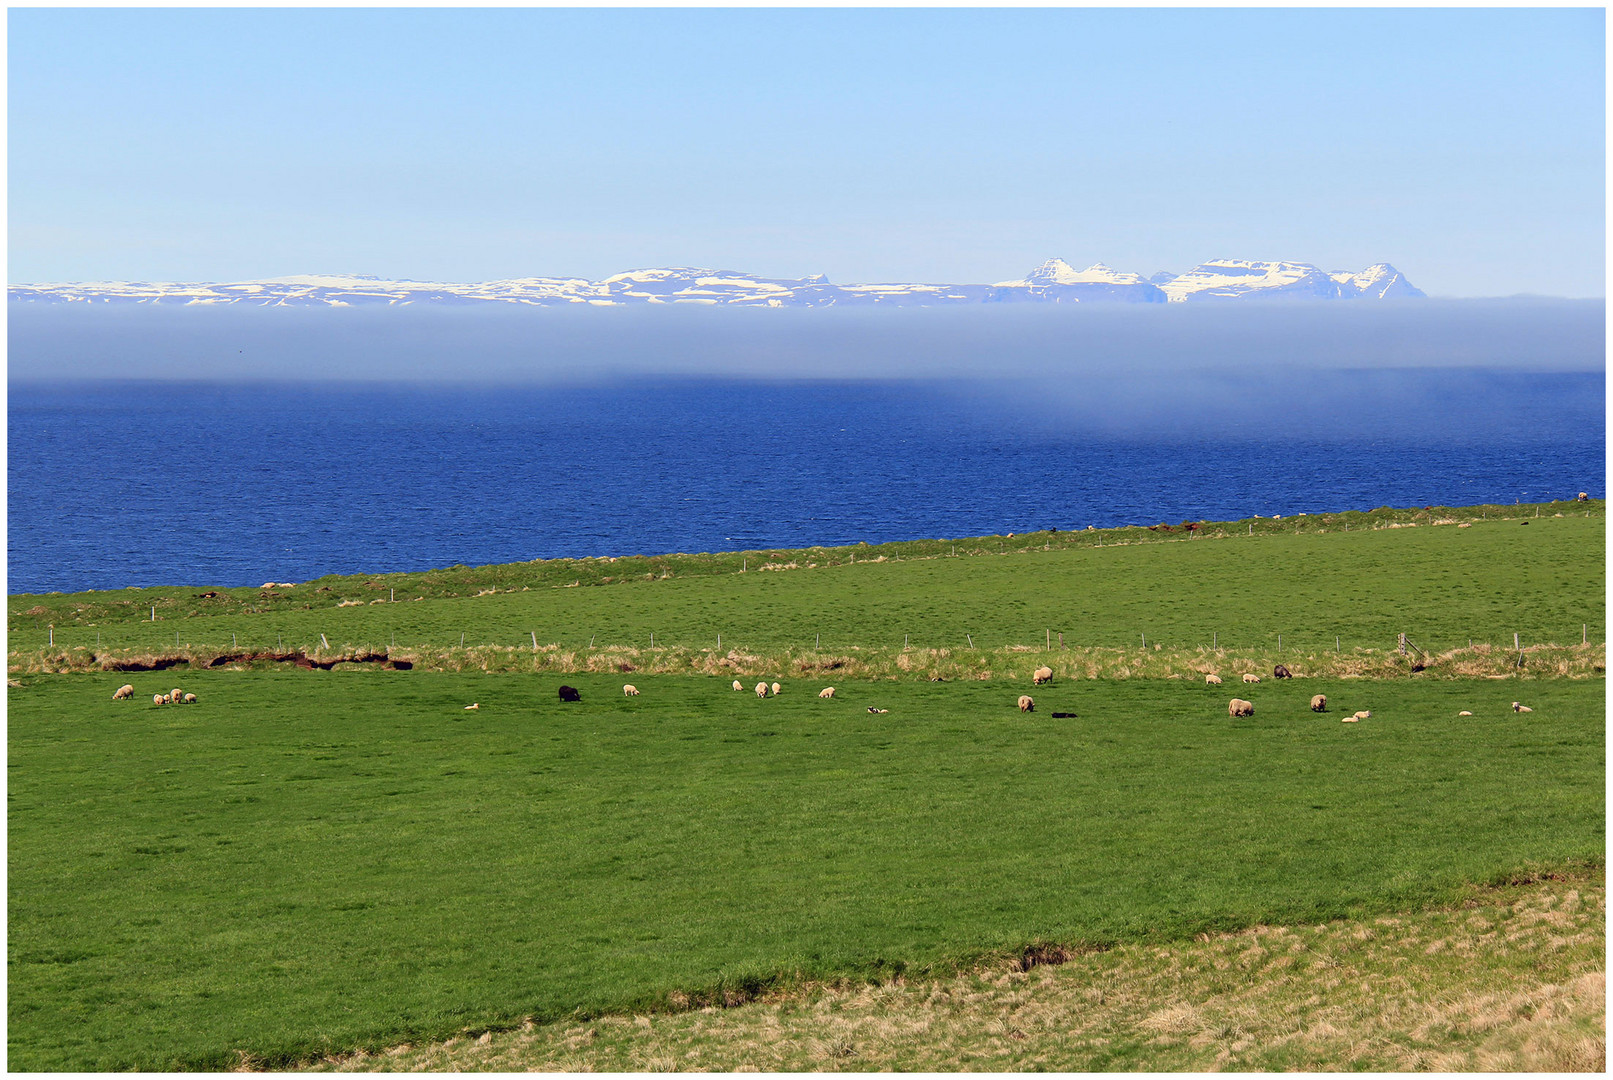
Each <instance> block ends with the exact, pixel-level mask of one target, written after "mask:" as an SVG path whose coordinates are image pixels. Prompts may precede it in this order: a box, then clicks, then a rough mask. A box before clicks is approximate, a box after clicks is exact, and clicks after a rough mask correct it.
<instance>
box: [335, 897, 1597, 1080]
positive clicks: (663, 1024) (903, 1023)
mask: <svg viewBox="0 0 1613 1080" xmlns="http://www.w3.org/2000/svg"><path fill="white" fill-rule="evenodd" d="M1606 900H1607V890H1606V883H1605V880H1604V877H1603V874H1602V872H1601V869H1600V868H1599V867H1597V868H1582V869H1581V870H1579V871H1577V872H1571V873H1569V874H1566V875H1560V876H1554V877H1553V878H1551V879H1549V880H1540V881H1533V882H1529V883H1527V884H1521V885H1506V886H1500V887H1496V888H1483V889H1474V890H1472V892H1471V894H1470V895H1468V896H1467V897H1466V898H1465V899H1464V900H1463V902H1461V903H1460V904H1458V905H1456V906H1453V907H1443V908H1435V909H1432V910H1418V911H1413V912H1407V913H1398V914H1396V915H1394V916H1389V917H1376V918H1369V919H1355V920H1330V921H1328V922H1326V923H1319V924H1315V925H1300V926H1259V927H1253V928H1251V929H1248V930H1243V931H1239V932H1237V933H1233V934H1224V935H1215V936H1213V937H1212V936H1208V935H1206V936H1205V937H1204V938H1202V939H1200V940H1197V941H1193V942H1179V943H1172V944H1170V945H1166V946H1150V945H1121V946H1117V947H1116V948H1113V949H1110V950H1106V951H1102V952H1095V953H1085V954H1080V955H1077V956H1074V957H1070V958H1069V959H1068V961H1067V962H1064V963H1062V964H1060V965H1059V966H1050V965H1042V966H1035V967H1030V968H1027V967H1026V966H1025V964H1024V962H1023V961H1012V960H1010V961H1004V962H1001V963H998V964H994V965H990V966H987V967H983V968H980V969H976V970H974V971H971V972H967V973H964V974H961V975H958V976H954V977H952V978H948V979H936V980H928V979H918V980H907V979H900V978H898V979H894V980H889V981H886V982H882V983H876V984H867V983H863V984H851V985H838V986H821V985H818V986H807V987H802V988H797V989H792V990H790V991H785V992H779V993H776V994H772V995H769V997H768V998H766V999H764V1000H762V1001H758V1002H753V1003H749V1004H746V1005H742V1006H739V1007H737V1008H731V1009H720V1008H716V1007H707V1008H705V1009H701V1010H698V1011H695V1012H686V1013H675V1014H672V1015H643V1014H641V1015H638V1016H610V1017H600V1018H598V1019H595V1020H591V1021H585V1022H577V1021H571V1022H562V1023H557V1024H547V1025H536V1024H532V1023H531V1022H527V1023H525V1024H523V1025H522V1026H521V1027H520V1028H518V1029H515V1030H511V1031H505V1032H485V1033H482V1034H481V1035H480V1036H477V1035H475V1034H472V1035H469V1036H462V1037H459V1038H455V1039H452V1040H449V1041H447V1042H445V1043H437V1044H432V1045H426V1046H418V1047H416V1046H409V1045H402V1046H397V1047H392V1048H390V1049H388V1050H387V1051H384V1052H382V1053H380V1054H361V1055H356V1056H350V1057H345V1058H340V1059H334V1060H330V1061H325V1062H321V1063H319V1065H317V1066H316V1068H320V1069H338V1070H344V1071H349V1070H350V1071H360V1070H368V1071H379V1070H388V1071H392V1070H411V1071H412V1070H431V1071H437V1072H450V1071H452V1072H458V1071H468V1070H488V1071H493V1070H496V1071H505V1072H519V1071H526V1070H540V1071H545V1072H553V1071H558V1070H569V1071H593V1072H626V1071H642V1070H653V1071H659V1072H671V1071H674V1070H679V1069H682V1070H701V1071H710V1072H724V1071H733V1070H735V1069H741V1068H745V1069H763V1070H767V1071H774V1072H801V1071H809V1070H831V1071H832V1070H870V1069H881V1070H889V1069H895V1070H903V1071H921V1072H922V1071H936V1072H941V1071H952V1070H958V1069H963V1070H979V1071H1009V1070H1013V1071H1025V1070H1037V1071H1047V1070H1058V1071H1071V1072H1093V1071H1098V1070H1113V1069H1126V1070H1137V1069H1141V1070H1147V1071H1165V1070H1173V1071H1189V1070H1191V1071H1204V1070H1210V1069H1229V1070H1234V1071H1252V1070H1263V1071H1286V1070H1296V1069H1303V1070H1318V1069H1348V1070H1369V1071H1380V1072H1413V1071H1428V1070H1444V1071H1464V1072H1498V1071H1499V1072H1560V1071H1578V1072H1601V1071H1603V1070H1604V1069H1605V1068H1606V1063H1607V1041H1606V1029H1605V1022H1606V981H1607V980H1606V970H1607V964H1606V959H1607V953H1606V950H1607V935H1606V915H1607V912H1606Z"/></svg>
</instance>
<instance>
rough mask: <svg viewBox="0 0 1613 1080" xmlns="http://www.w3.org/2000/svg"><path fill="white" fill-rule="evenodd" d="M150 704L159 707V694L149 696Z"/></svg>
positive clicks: (160, 696) (160, 702) (160, 698)
mask: <svg viewBox="0 0 1613 1080" xmlns="http://www.w3.org/2000/svg"><path fill="white" fill-rule="evenodd" d="M151 703H152V704H153V705H161V704H162V703H163V700H162V695H161V694H152V695H151Z"/></svg>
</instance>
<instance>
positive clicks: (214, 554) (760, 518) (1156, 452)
mask: <svg viewBox="0 0 1613 1080" xmlns="http://www.w3.org/2000/svg"><path fill="white" fill-rule="evenodd" d="M1604 395H1605V377H1604V375H1603V374H1602V373H1601V372H1599V371H1598V372H1576V373H1550V372H1539V371H1529V372H1523V371H1511V372H1509V371H1497V370H1491V369H1485V370H1478V369H1474V370H1464V369H1452V368H1444V369H1438V370H1433V369H1378V370H1374V371H1336V370H1335V371H1308V372H1296V373H1294V374H1293V375H1292V376H1290V377H1281V376H1273V375H1272V374H1270V373H1269V372H1267V373H1263V374H1256V373H1248V374H1244V375H1230V374H1227V373H1225V372H1221V373H1215V372H1179V373H1177V374H1175V375H1174V376H1173V377H1172V378H1171V380H1170V382H1169V385H1168V386H1166V387H1158V386H1156V387H1154V389H1153V390H1152V391H1149V392H1146V393H1145V392H1143V391H1142V390H1139V389H1138V388H1136V387H1132V386H1129V384H1128V383H1127V382H1126V380H1124V379H1123V378H1119V377H1116V378H1114V379H1111V380H1109V381H1107V382H1104V381H1102V380H1098V381H1092V380H1083V381H1079V382H1072V383H1070V384H1068V385H1064V384H1057V383H1049V382H1048V381H1046V380H1031V381H1025V380H1017V381H1016V380H1008V381H1002V380H986V379H887V380H853V379H833V380H812V381H780V380H761V379H746V378H731V377H720V378H696V377H681V378H664V377H663V378H650V377H632V378H616V379H613V380H610V381H609V382H606V383H592V384H587V383H585V384H573V385H548V386H531V385H527V386H448V385H441V384H419V383H416V384H406V385H382V384H377V383H366V384H341V383H323V384H321V383H309V382H295V383H273V382H258V383H228V384H225V383H208V382H159V381H127V382H115V381H104V380H103V381H94V382H85V381H78V380H75V381H71V382H57V383H53V382H48V381H30V382H14V383H13V384H12V385H11V387H10V416H9V424H8V445H9V452H10V453H9V462H8V482H9V496H8V501H9V534H8V544H9V567H8V572H9V582H8V591H9V592H11V593H19V592H45V591H52V590H61V591H77V590H82V589H89V588H100V589H112V588H121V587H125V586H133V585H185V586H198V587H200V586H218V585H257V584H261V583H262V582H265V581H271V580H272V581H305V580H310V579H313V578H315V577H319V576H321V575H324V574H333V573H382V572H387V571H400V570H423V569H427V568H432V567H441V566H448V565H453V564H461V563H463V564H470V565H480V564H487V563H498V562H511V561H517V560H524V559H532V558H552V557H557V556H584V555H627V554H653V553H662V552H675V551H682V552H697V551H722V550H739V549H756V548H781V547H802V546H809V545H814V544H823V545H835V544H847V543H855V542H858V541H868V542H870V543H878V542H880V541H885V540H897V539H911V538H916V537H965V536H975V535H985V534H993V533H1006V532H1024V531H1029V530H1034V529H1041V528H1048V527H1057V528H1060V529H1081V528H1086V527H1087V526H1089V525H1095V526H1098V527H1106V526H1116V525H1126V524H1153V523H1156V522H1161V521H1164V522H1170V523H1177V522H1181V521H1185V520H1224V519H1236V518H1240V517H1245V516H1249V515H1253V514H1261V515H1267V516H1270V515H1274V514H1281V515H1284V516H1288V515H1292V514H1297V513H1317V512H1322V511H1332V510H1344V509H1371V508H1373V507H1376V506H1383V505H1390V506H1410V505H1416V506H1424V505H1437V504H1445V505H1467V504H1474V503H1481V502H1505V503H1511V502H1514V501H1516V500H1522V501H1525V502H1528V501H1541V500H1547V499H1561V498H1572V497H1573V496H1574V495H1575V493H1577V492H1579V491H1588V492H1590V493H1592V494H1593V495H1595V496H1597V497H1601V496H1603V495H1604V494H1605V492H1604V491H1603V478H1604V475H1605V472H1606V431H1605V413H1604V405H1603V402H1604Z"/></svg>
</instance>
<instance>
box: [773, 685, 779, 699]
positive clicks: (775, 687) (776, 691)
mask: <svg viewBox="0 0 1613 1080" xmlns="http://www.w3.org/2000/svg"><path fill="white" fill-rule="evenodd" d="M778 692H779V685H778V683H774V684H773V696H774V697H778Z"/></svg>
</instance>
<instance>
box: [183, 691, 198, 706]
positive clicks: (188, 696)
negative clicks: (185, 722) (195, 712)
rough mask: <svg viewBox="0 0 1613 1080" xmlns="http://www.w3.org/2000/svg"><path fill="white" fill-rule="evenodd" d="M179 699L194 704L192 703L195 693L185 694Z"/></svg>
mask: <svg viewBox="0 0 1613 1080" xmlns="http://www.w3.org/2000/svg"><path fill="white" fill-rule="evenodd" d="M181 700H182V701H184V703H185V704H186V705H194V704H196V695H195V694H186V695H185V696H184V698H182V699H181Z"/></svg>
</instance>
